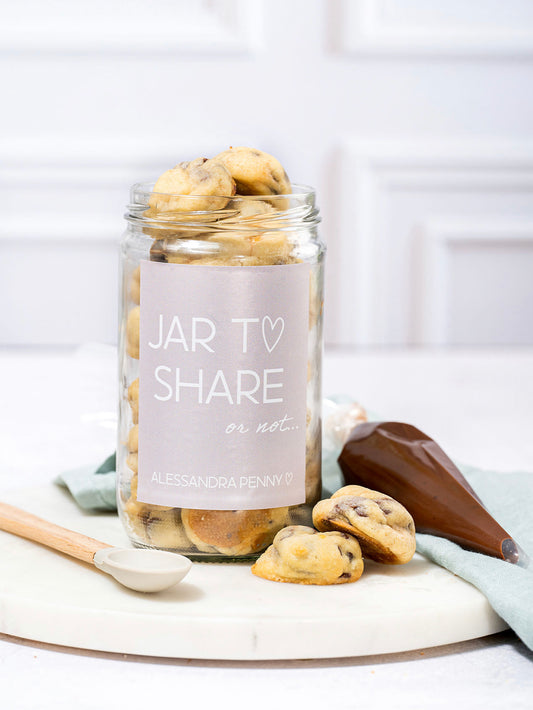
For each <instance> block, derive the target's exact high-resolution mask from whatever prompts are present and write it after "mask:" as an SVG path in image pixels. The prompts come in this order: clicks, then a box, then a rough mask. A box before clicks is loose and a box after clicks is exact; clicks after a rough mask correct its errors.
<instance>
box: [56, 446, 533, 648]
mask: <svg viewBox="0 0 533 710" xmlns="http://www.w3.org/2000/svg"><path fill="white" fill-rule="evenodd" d="M339 453H340V452H334V451H331V450H330V451H326V453H325V456H324V461H323V486H324V493H325V495H326V496H328V495H330V493H331V492H332V491H335V490H337V489H338V488H340V487H341V486H342V485H343V484H344V481H343V478H342V473H341V471H340V468H339V466H338V464H337V460H336V459H337V456H338V454H339ZM459 468H460V469H461V472H462V473H463V475H464V476H465V478H466V479H467V480H468V482H469V483H470V484H471V485H472V487H473V488H474V489H475V491H476V492H477V493H478V495H479V497H480V498H481V500H482V501H483V503H484V504H485V506H486V507H487V509H488V510H489V512H490V513H491V514H492V516H493V517H494V518H495V519H496V520H497V521H498V522H499V523H500V524H501V525H502V526H503V527H504V528H505V529H506V530H507V532H508V533H510V534H511V535H512V536H513V538H514V539H515V540H516V542H517V543H518V544H519V545H520V546H521V547H522V548H523V550H524V551H525V552H526V553H527V554H528V555H529V556H530V558H531V559H532V560H533V525H532V524H531V518H530V516H531V509H532V508H533V474H531V473H497V472H496V471H483V470H481V469H477V468H474V467H473V466H459ZM56 483H59V484H61V485H63V486H66V487H67V488H68V489H69V490H70V492H71V493H72V495H73V497H74V498H75V500H76V502H77V503H78V505H79V506H80V507H81V508H83V509H85V510H95V511H97V510H107V511H110V510H116V499H115V455H114V454H113V455H112V456H110V457H109V458H108V459H106V460H105V461H104V463H103V464H102V465H101V466H99V467H90V466H88V467H85V468H79V469H76V470H74V471H67V472H66V473H64V474H62V475H61V476H59V477H58V478H57V479H56ZM416 549H417V552H420V553H421V554H423V555H425V557H427V558H429V559H430V560H432V561H433V562H435V563H437V564H438V565H441V566H442V567H446V569H448V570H450V572H453V573H454V574H456V575H458V576H459V577H462V578H463V579H465V580H466V581H467V582H470V583H471V584H473V585H474V586H475V587H477V588H478V589H479V590H480V591H481V592H482V593H483V594H484V595H485V596H486V598H487V599H488V601H489V603H490V604H491V606H492V608H493V609H494V611H495V612H496V613H497V614H499V615H500V616H501V617H502V619H504V620H505V621H506V622H507V624H509V626H510V627H511V628H512V629H513V630H514V631H515V632H516V634H517V635H518V636H519V637H520V638H521V639H522V641H523V642H524V643H525V644H526V646H528V647H529V648H530V649H532V650H533V568H531V567H530V568H529V569H524V568H522V567H517V566H516V565H512V564H510V563H509V562H504V561H503V560H498V559H495V558H493V557H488V556H487V555H481V554H479V553H477V552H468V551H467V550H463V549H462V548H461V547H459V545H456V544H455V543H453V542H450V541H449V540H445V539H444V538H441V537H436V536H434V535H422V534H420V533H417V536H416Z"/></svg>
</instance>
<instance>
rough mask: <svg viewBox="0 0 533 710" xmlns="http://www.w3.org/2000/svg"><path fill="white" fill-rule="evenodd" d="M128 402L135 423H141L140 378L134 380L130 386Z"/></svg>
mask: <svg viewBox="0 0 533 710" xmlns="http://www.w3.org/2000/svg"><path fill="white" fill-rule="evenodd" d="M128 402H129V405H130V408H131V418H132V421H133V423H134V424H138V423H139V378H138V377H137V379H135V380H133V382H132V383H131V385H130V386H129V387H128Z"/></svg>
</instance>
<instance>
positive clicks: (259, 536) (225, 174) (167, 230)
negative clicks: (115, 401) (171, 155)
mask: <svg viewBox="0 0 533 710" xmlns="http://www.w3.org/2000/svg"><path fill="white" fill-rule="evenodd" d="M291 194H292V188H291V183H290V180H289V178H288V176H287V173H286V172H285V170H284V168H283V166H282V165H281V163H280V162H279V161H278V160H277V159H276V158H275V157H273V156H272V155H269V154H268V153H265V152H263V151H260V150H257V149H255V148H248V147H236V148H229V149H228V150H225V151H223V152H221V153H219V154H218V155H216V156H215V157H214V158H211V159H207V158H197V159H195V160H192V161H190V162H185V163H179V164H178V165H176V166H175V167H174V168H171V169H170V170H167V171H166V172H164V173H163V174H162V175H161V176H160V177H159V178H158V180H157V181H156V182H155V184H154V186H153V190H152V192H151V194H150V195H149V197H148V201H147V204H146V205H145V207H146V209H144V212H143V215H142V231H143V233H144V234H145V235H147V236H149V237H150V238H151V239H152V240H153V241H152V243H151V247H150V251H149V258H150V260H152V261H158V262H165V263H175V264H189V265H191V266H195V265H204V266H205V265H217V266H263V265H283V264H292V263H296V262H298V261H300V258H299V256H298V254H297V251H296V249H295V240H294V238H293V237H291V236H289V234H288V233H287V232H286V231H285V229H284V225H285V224H286V214H287V212H286V210H287V209H288V208H289V207H290V204H289V201H290V199H291V198H289V197H283V196H284V195H285V196H288V195H291ZM316 273H317V272H316V271H314V270H313V269H311V275H310V286H309V288H310V297H309V304H310V309H309V333H310V338H309V342H310V343H314V342H315V341H316V343H318V342H319V340H320V334H319V330H320V316H321V309H322V304H321V303H319V304H318V305H317V301H318V299H317V297H316V294H317V292H318V286H317V280H316V279H317V276H316ZM127 281H128V287H127V294H126V310H127V316H126V323H125V351H126V354H127V356H128V358H129V363H128V365H127V372H128V374H127V376H126V378H125V379H126V383H125V389H124V395H125V396H124V399H125V400H127V405H126V406H127V408H128V409H129V413H128V415H127V419H128V428H129V431H128V432H127V436H125V437H124V438H125V441H124V445H125V447H127V457H126V458H125V464H126V467H127V472H126V474H125V475H123V477H122V481H121V484H120V498H121V514H122V516H123V518H124V522H125V524H126V527H127V529H128V530H129V531H130V533H131V534H132V536H133V539H134V541H135V542H136V543H137V544H144V545H149V546H153V547H159V548H164V549H172V550H178V551H180V552H184V553H185V554H191V555H197V554H199V555H200V556H214V557H216V556H220V555H223V556H226V557H228V558H229V557H243V556H246V555H255V554H257V553H259V552H260V551H261V550H264V549H265V548H266V547H267V546H268V545H269V544H270V543H271V542H272V539H273V537H274V535H275V534H276V533H277V532H278V531H279V530H280V529H281V528H283V527H284V526H287V525H290V524H294V523H301V522H304V523H309V522H310V518H311V508H312V506H313V505H314V504H315V503H316V502H317V500H318V498H319V496H320V488H321V481H320V458H321V433H320V417H319V414H318V407H312V406H310V407H308V417H307V427H306V504H305V505H299V506H292V507H290V508H289V507H282V508H274V509H267V510H242V511H234V510H229V511H224V510H223V511H218V510H190V509H181V508H169V507H165V506H158V505H151V504H150V505H148V504H146V503H143V502H141V501H139V500H138V499H137V485H138V421H139V379H138V377H137V376H136V375H137V372H136V364H135V363H136V361H138V359H139V329H140V301H141V282H140V266H139V265H138V262H137V264H133V265H132V268H131V271H130V273H129V275H128V278H127ZM310 347H311V346H310ZM316 349H317V351H318V345H317V348H316ZM315 365H316V363H315V362H314V356H313V355H312V354H311V355H310V359H309V363H308V382H309V383H310V387H311V393H310V395H309V400H310V401H311V403H312V399H313V397H315V395H314V392H313V390H312V388H313V387H315V384H314V383H315V380H316V378H315V377H314V374H315V373H314V368H315ZM315 389H316V390H317V392H318V391H319V388H318V387H315ZM315 398H316V397H315ZM128 405H129V406H128Z"/></svg>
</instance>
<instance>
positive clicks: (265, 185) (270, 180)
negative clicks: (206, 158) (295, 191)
mask: <svg viewBox="0 0 533 710" xmlns="http://www.w3.org/2000/svg"><path fill="white" fill-rule="evenodd" d="M213 160H215V161H216V162H217V163H222V165H224V166H225V167H226V168H227V170H228V172H229V173H230V175H231V177H232V178H233V179H234V180H235V183H236V185H237V194H238V195H288V194H290V193H291V191H292V190H291V183H290V180H289V177H288V175H287V173H286V172H285V170H284V169H283V166H282V164H281V163H280V162H279V160H277V159H276V158H274V156H273V155H269V154H268V153H264V152H263V151H262V150H256V149H255V148H246V147H244V146H241V147H239V148H229V150H225V151H223V152H222V153H219V154H218V155H217V156H215V158H213Z"/></svg>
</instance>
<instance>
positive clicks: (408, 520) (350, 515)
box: [313, 486, 416, 565]
mask: <svg viewBox="0 0 533 710" xmlns="http://www.w3.org/2000/svg"><path fill="white" fill-rule="evenodd" d="M313 524H314V526H315V527H316V528H317V529H318V530H339V531H341V532H345V533H348V534H349V535H353V536H354V537H356V538H357V539H358V540H359V543H360V545H361V549H362V551H363V556H364V557H368V558H369V559H371V560H375V561H376V562H384V563H386V564H392V565H401V564H404V563H405V562H409V560H410V559H411V558H412V556H413V555H414V554H415V548H416V541H415V524H414V522H413V518H412V517H411V515H410V514H409V512H408V511H407V510H406V509H405V508H404V507H403V505H401V504H400V503H398V501H396V500H394V499H393V498H390V497H389V496H386V495H384V494H383V493H379V492H378V491H372V490H370V488H363V486H344V488H340V489H339V490H338V491H337V492H336V493H334V494H333V495H332V496H331V498H327V499H326V500H321V501H319V502H318V503H317V504H316V505H315V507H314V508H313Z"/></svg>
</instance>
